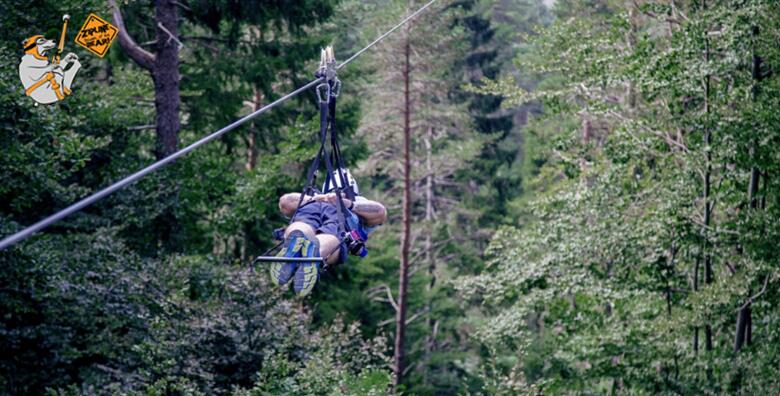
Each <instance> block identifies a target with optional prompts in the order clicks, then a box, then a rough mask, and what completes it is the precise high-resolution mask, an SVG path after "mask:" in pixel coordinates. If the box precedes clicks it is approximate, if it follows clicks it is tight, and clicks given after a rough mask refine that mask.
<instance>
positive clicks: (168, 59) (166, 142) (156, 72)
mask: <svg viewBox="0 0 780 396" xmlns="http://www.w3.org/2000/svg"><path fill="white" fill-rule="evenodd" d="M177 14H178V12H177V8H176V4H175V2H174V1H172V0H157V1H156V2H155V25H156V27H157V55H156V56H155V62H154V69H153V72H152V78H153V79H154V107H155V109H156V110H157V151H156V154H157V158H158V159H160V158H164V157H167V156H169V155H171V154H172V153H174V152H175V151H176V148H177V146H178V140H179V139H178V135H179V107H180V106H179V102H180V98H179V41H178V28H177V21H176V19H177ZM166 30H167V31H166Z"/></svg>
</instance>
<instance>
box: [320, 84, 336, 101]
mask: <svg viewBox="0 0 780 396" xmlns="http://www.w3.org/2000/svg"><path fill="white" fill-rule="evenodd" d="M332 94H333V91H332V90H331V89H330V84H328V83H326V82H325V83H322V84H320V85H317V99H318V100H319V101H320V103H330V96H331V95H332Z"/></svg>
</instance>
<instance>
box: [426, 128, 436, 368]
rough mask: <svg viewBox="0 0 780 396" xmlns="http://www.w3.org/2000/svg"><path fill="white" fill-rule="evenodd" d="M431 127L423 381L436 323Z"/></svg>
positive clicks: (427, 145)
mask: <svg viewBox="0 0 780 396" xmlns="http://www.w3.org/2000/svg"><path fill="white" fill-rule="evenodd" d="M432 141H433V128H432V127H428V135H427V136H426V138H425V168H426V173H427V174H428V177H426V180H425V224H426V226H427V227H428V232H427V233H426V235H425V261H426V262H427V263H428V279H429V281H428V288H427V291H428V304H427V305H428V306H427V307H426V312H427V319H426V325H427V327H428V332H429V333H428V339H427V340H426V341H425V363H426V364H425V368H424V371H423V383H428V363H430V360H431V353H432V352H433V349H434V346H435V344H436V328H437V325H436V323H435V320H434V319H433V288H434V287H435V286H436V255H435V254H433V202H434V199H435V197H434V191H433V180H434V174H433V145H432V144H431V142H432Z"/></svg>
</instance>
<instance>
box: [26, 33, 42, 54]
mask: <svg viewBox="0 0 780 396" xmlns="http://www.w3.org/2000/svg"><path fill="white" fill-rule="evenodd" d="M38 39H44V40H45V38H44V37H43V36H41V35H40V34H36V35H35V36H30V37H28V38H27V40H24V41H23V42H22V46H23V47H24V52H28V51H30V50H31V49H33V48H35V46H36V45H38Z"/></svg>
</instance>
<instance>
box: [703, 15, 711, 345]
mask: <svg viewBox="0 0 780 396" xmlns="http://www.w3.org/2000/svg"><path fill="white" fill-rule="evenodd" d="M702 8H703V9H704V10H705V11H706V10H707V3H706V1H703V2H702ZM704 61H705V62H706V63H709V61H710V40H709V37H708V36H707V35H706V33H705V38H704ZM711 80H712V76H710V75H709V74H707V76H706V77H705V79H704V118H705V123H709V121H710V90H711V87H710V85H711V82H712V81H711ZM704 145H705V149H706V150H707V165H706V166H707V169H706V171H705V172H704V230H703V234H704V249H703V251H704V283H705V284H708V285H709V284H711V283H712V255H711V254H710V252H709V248H710V247H709V235H708V234H709V231H708V230H709V227H710V223H711V222H712V204H711V203H710V185H711V181H710V179H711V178H712V147H711V146H712V128H711V127H710V125H709V124H707V125H705V132H704ZM704 349H705V350H707V351H711V350H712V326H711V325H710V324H709V323H707V324H706V325H705V326H704Z"/></svg>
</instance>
